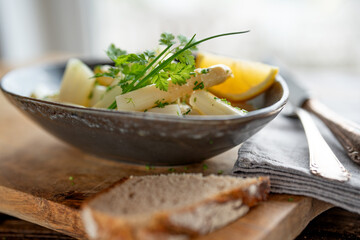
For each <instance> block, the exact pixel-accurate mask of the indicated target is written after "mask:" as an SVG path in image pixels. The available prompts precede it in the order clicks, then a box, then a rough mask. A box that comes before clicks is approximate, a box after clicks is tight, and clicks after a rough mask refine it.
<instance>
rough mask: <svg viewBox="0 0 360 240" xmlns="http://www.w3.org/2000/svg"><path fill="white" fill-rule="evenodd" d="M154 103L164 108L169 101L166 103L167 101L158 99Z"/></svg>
mask: <svg viewBox="0 0 360 240" xmlns="http://www.w3.org/2000/svg"><path fill="white" fill-rule="evenodd" d="M155 105H156V107H158V108H164V107H165V106H166V105H169V103H168V102H161V101H160V100H157V101H156V102H155Z"/></svg>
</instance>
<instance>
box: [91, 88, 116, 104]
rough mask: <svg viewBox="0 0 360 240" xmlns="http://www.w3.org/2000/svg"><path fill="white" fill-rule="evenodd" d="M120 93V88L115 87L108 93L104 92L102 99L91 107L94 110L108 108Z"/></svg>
mask: <svg viewBox="0 0 360 240" xmlns="http://www.w3.org/2000/svg"><path fill="white" fill-rule="evenodd" d="M121 93H122V89H121V87H120V86H115V87H113V88H112V89H111V90H109V91H108V92H105V94H104V97H103V98H102V99H101V100H100V101H98V102H97V103H96V104H95V105H94V106H93V107H94V108H108V107H109V106H110V105H111V104H112V103H113V102H114V101H115V97H116V96H118V95H120V94H121Z"/></svg>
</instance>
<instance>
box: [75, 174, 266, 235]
mask: <svg viewBox="0 0 360 240" xmlns="http://www.w3.org/2000/svg"><path fill="white" fill-rule="evenodd" d="M128 179H129V178H125V179H121V180H120V181H119V182H117V183H115V184H113V185H112V186H111V187H109V188H108V189H105V190H104V191H102V192H101V193H99V194H96V195H95V196H93V197H92V198H91V199H90V200H88V201H86V203H85V204H84V205H83V207H82V211H83V212H84V211H85V210H86V211H89V212H90V213H91V214H90V215H91V216H86V217H87V218H89V217H92V220H93V221H94V223H96V225H97V226H96V235H94V236H89V237H90V238H91V239H110V240H112V239H114V240H115V239H119V240H120V239H121V240H137V239H145V240H152V239H157V240H162V239H174V240H175V239H176V240H177V239H187V236H190V237H194V236H198V235H200V234H201V233H200V232H199V231H196V230H194V229H191V228H189V227H187V226H182V225H179V224H176V223H174V221H172V220H171V219H173V218H176V217H177V216H180V215H181V214H186V213H192V212H194V211H196V209H198V208H199V207H208V206H211V207H217V206H219V207H220V206H222V205H224V204H227V203H231V202H235V201H239V200H241V205H240V206H239V208H240V207H243V206H248V207H252V206H254V205H256V204H257V203H258V202H260V201H263V200H266V199H267V196H268V193H269V191H270V179H269V177H258V178H254V179H253V181H250V182H248V183H247V184H246V185H241V186H239V187H237V188H234V189H232V190H229V191H222V192H221V193H219V194H217V195H215V196H214V197H212V198H208V199H204V200H203V201H200V202H198V203H196V204H193V205H191V206H188V207H184V208H181V209H176V210H171V211H161V212H157V213H155V214H153V215H152V216H151V217H150V218H149V219H148V221H140V222H136V223H130V222H129V221H127V220H126V219H125V218H121V217H115V216H110V215H109V214H105V213H102V212H100V211H98V210H96V209H94V208H93V207H92V206H91V201H92V200H93V199H95V198H96V197H97V196H98V195H100V194H103V193H106V192H108V191H110V190H111V189H112V188H113V187H116V186H117V185H119V184H122V183H124V182H125V181H126V180H128ZM83 218H84V215H83ZM84 220H85V219H84ZM84 222H86V221H84ZM86 225H87V224H86V223H85V228H86V229H87V232H89V231H88V230H89V226H86ZM221 226H222V225H221ZM221 226H218V227H221ZM218 227H217V228H218ZM206 232H207V231H206Z"/></svg>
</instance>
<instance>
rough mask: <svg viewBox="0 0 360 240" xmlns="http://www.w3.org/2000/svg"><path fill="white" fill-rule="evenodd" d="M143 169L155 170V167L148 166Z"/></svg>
mask: <svg viewBox="0 0 360 240" xmlns="http://www.w3.org/2000/svg"><path fill="white" fill-rule="evenodd" d="M145 168H146V170H148V171H150V170H154V169H155V167H153V166H150V165H146V166H145Z"/></svg>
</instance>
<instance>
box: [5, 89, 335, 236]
mask: <svg viewBox="0 0 360 240" xmlns="http://www.w3.org/2000/svg"><path fill="white" fill-rule="evenodd" d="M0 153H1V154H0V212H2V213H5V214H8V215H11V216H15V217H18V218H20V219H24V220H26V221H29V222H32V223H35V224H38V225H41V226H44V227H46V228H49V229H53V230H55V231H58V232H61V233H64V234H67V235H69V236H72V237H75V238H80V239H83V238H86V235H85V232H84V229H83V225H82V222H81V219H80V216H79V207H80V205H81V203H82V202H83V201H84V200H85V199H87V198H89V197H90V196H92V195H93V194H95V193H97V192H99V191H100V190H102V189H104V188H106V187H108V186H109V185H111V184H112V183H114V182H115V181H117V180H119V179H120V178H122V177H124V176H128V175H144V174H156V173H164V172H169V168H167V167H156V168H155V169H148V168H147V167H146V166H134V165H127V164H121V163H117V162H113V161H110V160H106V159H101V158H97V157H94V156H91V155H88V154H86V153H83V152H81V151H79V150H77V149H75V148H73V147H71V146H68V145H67V144H66V143H63V142H61V141H59V140H58V139H56V138H54V137H53V136H51V135H49V134H48V133H47V132H45V131H44V130H42V129H41V128H39V127H38V126H37V125H35V124H34V123H32V122H31V121H30V120H28V119H27V118H25V117H24V116H23V115H22V114H20V112H19V111H17V110H16V109H15V108H14V107H13V106H11V105H10V103H9V102H7V101H6V100H5V98H4V96H3V95H2V94H0ZM236 157H237V149H236V148H235V149H232V150H230V151H229V152H226V153H224V154H222V155H219V156H217V157H215V158H212V159H210V160H207V161H205V162H204V163H201V164H195V165H190V166H186V168H185V166H180V167H174V170H175V171H176V172H203V173H204V174H210V173H217V172H218V171H219V170H222V171H224V173H223V174H226V173H229V172H230V170H231V168H232V166H233V164H234V162H235V160H236ZM330 207H332V206H331V205H330V204H325V203H323V202H321V201H318V200H314V199H312V198H308V197H301V196H288V195H271V196H270V199H269V200H268V201H267V202H264V203H261V204H260V205H258V206H256V207H254V208H253V209H252V210H251V211H250V212H249V213H248V214H247V215H246V216H245V217H243V218H241V219H239V220H237V221H236V222H234V223H232V224H230V225H228V226H226V227H224V228H222V229H220V230H218V231H216V232H214V233H211V234H209V235H207V236H203V237H200V238H199V239H238V238H239V236H242V237H244V238H245V239H293V238H295V237H296V236H297V235H298V234H299V233H300V232H301V231H302V230H303V229H304V228H305V226H306V225H307V224H308V222H309V221H310V220H311V219H312V218H314V217H315V216H316V215H318V214H320V213H321V212H323V211H325V210H326V209H329V208H330Z"/></svg>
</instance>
